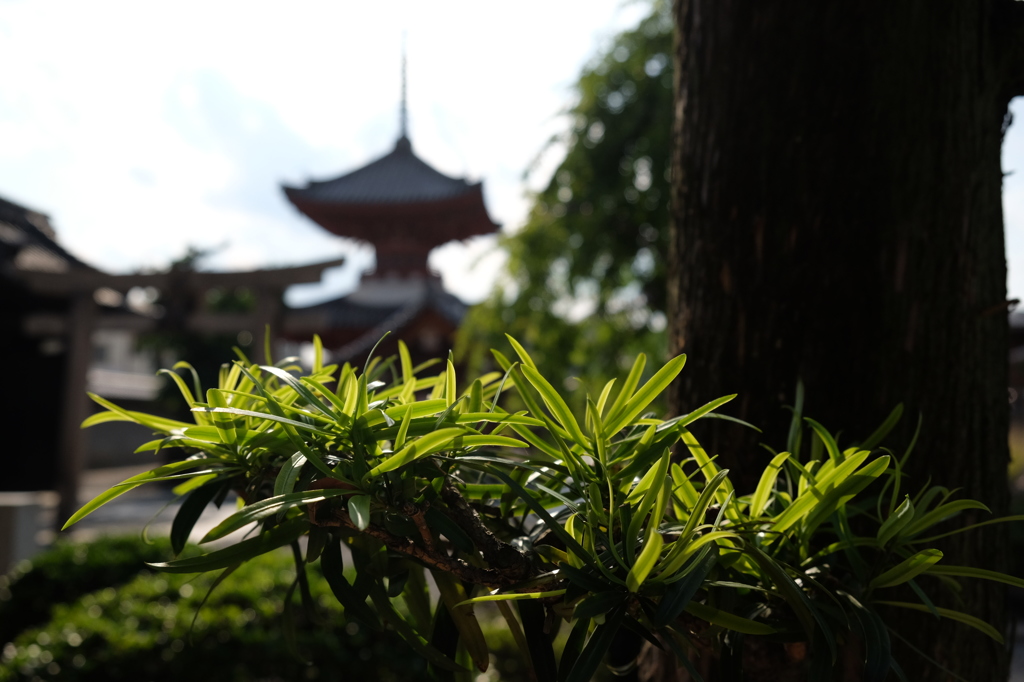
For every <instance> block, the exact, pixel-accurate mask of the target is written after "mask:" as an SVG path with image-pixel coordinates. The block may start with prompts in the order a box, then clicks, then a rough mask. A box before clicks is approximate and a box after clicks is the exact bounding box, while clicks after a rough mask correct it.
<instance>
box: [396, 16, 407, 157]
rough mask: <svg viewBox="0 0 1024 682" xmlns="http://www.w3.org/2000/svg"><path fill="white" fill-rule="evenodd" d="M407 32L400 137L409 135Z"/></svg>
mask: <svg viewBox="0 0 1024 682" xmlns="http://www.w3.org/2000/svg"><path fill="white" fill-rule="evenodd" d="M405 62H406V59H405V33H404V32H403V33H402V103H401V108H400V109H399V113H398V115H399V138H400V139H407V138H408V137H409V110H408V106H407V95H406V90H407V85H406V75H405V72H406V66H405Z"/></svg>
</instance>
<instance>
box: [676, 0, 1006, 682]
mask: <svg viewBox="0 0 1024 682" xmlns="http://www.w3.org/2000/svg"><path fill="white" fill-rule="evenodd" d="M1022 9H1024V3H1020V2H1017V3H1013V2H1010V1H1009V0H989V1H975V2H954V1H948V2H938V3H937V2H933V1H930V0H904V1H902V2H899V3H888V2H877V1H876V2H860V3H832V2H815V3H806V2H801V3H798V2H782V1H772V2H752V1H749V0H677V2H676V6H675V19H676V22H677V48H676V71H675V73H676V100H675V106H676V110H675V129H674V143H675V149H674V152H673V154H674V157H673V168H672V173H673V192H674V194H673V209H672V211H673V225H672V233H671V244H670V253H669V259H670V263H669V310H670V311H671V312H672V313H674V315H673V317H672V319H671V321H670V325H671V326H670V332H671V341H670V344H671V350H672V352H673V353H678V352H686V353H687V354H688V355H689V356H690V362H689V363H688V364H687V368H686V371H685V372H684V376H683V377H682V379H681V383H680V384H679V386H678V387H677V390H676V393H675V394H674V401H675V404H674V405H673V406H672V409H673V410H674V411H675V410H678V411H684V412H685V411H687V410H688V409H692V407H693V406H695V405H698V404H702V403H703V402H705V401H706V400H707V399H709V398H711V397H714V396H718V395H723V394H727V393H738V394H739V397H738V399H737V400H736V401H735V402H734V403H733V405H734V406H735V407H734V408H733V411H732V414H734V415H735V416H737V417H740V418H742V419H745V420H748V421H750V422H752V423H754V424H756V425H758V426H760V427H761V428H763V429H764V433H763V434H757V433H754V432H752V431H749V430H745V429H741V428H738V427H734V426H733V425H731V424H729V423H727V422H714V423H713V425H712V426H710V427H705V428H706V429H707V430H705V431H704V432H702V433H699V434H698V435H699V437H700V438H701V440H702V443H704V445H705V446H706V447H707V449H708V450H709V452H712V453H717V454H719V455H720V460H721V461H722V463H723V465H724V466H727V467H730V468H731V469H732V470H733V473H734V474H735V475H736V477H737V478H738V479H739V480H740V481H741V482H745V483H746V485H747V486H748V487H752V486H753V483H754V482H756V476H757V475H758V474H759V472H760V469H761V467H763V465H764V464H765V463H766V462H767V459H768V454H767V453H766V452H765V451H764V450H762V449H760V448H759V447H758V443H759V442H764V443H767V444H769V445H771V446H772V447H775V448H784V447H785V442H786V429H787V426H788V423H789V419H790V415H789V413H788V412H786V411H785V410H784V409H783V405H786V404H793V400H794V390H795V387H796V384H797V382H798V380H799V381H802V382H803V384H804V386H805V388H806V396H807V403H806V407H805V414H807V415H808V416H811V417H813V418H815V419H817V420H818V421H820V422H822V423H824V424H825V426H827V427H828V428H829V429H831V430H837V429H841V430H842V432H843V433H844V434H847V436H846V438H845V442H846V443H847V444H849V443H851V442H852V440H853V439H855V438H863V437H865V436H866V435H867V434H869V433H870V432H871V431H872V430H873V429H874V428H875V427H876V426H877V425H878V424H880V423H881V421H882V420H883V419H884V418H885V416H886V415H887V414H888V412H889V411H890V410H892V408H893V407H894V406H895V405H896V404H898V403H901V402H902V403H903V404H904V405H905V406H906V408H907V409H906V413H905V414H906V415H907V416H906V417H905V418H904V420H903V424H902V425H901V427H900V430H899V431H898V432H896V433H894V434H893V436H891V437H890V440H889V442H890V443H891V444H894V445H895V446H896V447H901V446H905V445H906V444H907V443H908V442H909V440H910V434H911V433H912V431H913V429H914V427H915V426H916V422H917V415H918V414H921V415H922V418H923V426H922V431H921V437H920V440H919V441H918V445H917V447H916V449H915V454H914V455H913V456H912V457H911V459H910V462H909V467H908V468H909V471H908V474H909V476H910V478H909V481H910V482H911V485H912V487H913V489H914V492H916V490H917V489H919V488H920V486H922V485H924V484H925V482H926V480H927V478H928V476H932V477H933V480H934V481H935V482H937V483H939V484H942V485H946V486H948V487H950V488H953V487H960V488H962V495H963V496H967V497H972V498H975V499H980V500H983V501H984V502H986V503H987V504H988V505H989V506H990V507H991V508H992V510H993V512H994V513H996V514H1000V513H1005V510H1006V509H1007V504H1008V490H1007V484H1006V465H1007V461H1008V449H1007V437H1006V434H1007V429H1008V414H1009V412H1008V404H1007V388H1006V387H1007V314H1006V313H1007V306H1006V264H1005V255H1004V240H1003V219H1002V205H1001V190H1002V172H1001V169H1000V147H1001V142H1002V134H1003V132H1005V125H1006V121H1005V116H1006V112H1007V104H1008V102H1009V99H1010V97H1011V96H1012V95H1014V94H1020V92H1017V88H1019V87H1021V86H1022V85H1024V84H1022V82H1021V81H1022V77H1021V74H1022V73H1024V67H1022V66H1021V65H1022V62H1024V60H1022V59H1021V55H1020V52H1021V50H1022V49H1024V48H1021V47H1020V46H1021V45H1024V30H1022V29H1021V25H1022V22H1020V19H1019V15H1020V14H1021V13H1022V12H1021V10H1022ZM841 442H842V441H841ZM979 520H980V519H979ZM1006 537H1007V536H1006V534H1005V529H1004V527H1002V526H994V527H990V528H988V529H985V532H979V533H975V534H972V535H962V536H958V537H957V539H955V540H954V541H952V542H949V543H948V544H947V545H946V546H945V547H943V549H944V550H945V551H946V553H947V554H946V560H945V561H947V562H948V563H950V564H970V565H976V566H982V567H985V568H993V569H996V570H1000V569H1002V568H1004V567H1005V566H1006V564H1007V542H1006ZM964 585H965V590H964V594H963V596H964V598H965V600H966V604H967V607H966V609H965V610H967V611H970V612H971V613H973V614H974V615H977V616H979V617H981V618H983V619H985V620H987V621H989V622H991V623H993V624H995V625H996V626H997V627H998V628H1002V627H1003V624H1004V623H1005V618H1006V617H1005V608H1004V602H1005V598H1004V590H1003V589H1002V587H1001V586H998V585H994V584H990V583H980V581H966V580H965V581H964ZM892 617H893V618H894V619H895V620H893V624H894V626H898V627H900V628H902V630H903V632H905V633H907V634H908V635H910V636H911V638H912V640H913V641H914V643H915V644H916V645H917V646H918V647H920V648H922V649H923V650H925V651H926V652H928V654H929V655H930V656H932V657H934V658H936V659H938V660H940V661H941V662H943V664H945V665H947V666H948V667H950V668H951V669H953V670H956V671H958V672H959V673H961V674H963V675H965V676H967V677H968V678H970V679H972V680H976V681H983V680H1005V679H1006V677H1007V669H1008V655H1007V652H1006V651H1005V650H1004V648H1003V647H1001V646H999V645H997V644H996V643H994V642H992V641H990V640H987V639H986V638H984V636H982V635H980V634H978V633H975V632H974V631H972V630H969V629H967V628H966V627H964V626H961V625H958V624H952V623H950V622H949V621H945V620H944V621H941V622H938V623H937V622H936V621H935V620H934V619H931V618H929V617H924V618H918V619H916V620H915V619H914V618H911V619H909V620H907V619H906V618H904V617H903V616H902V615H899V616H897V615H893V616H892ZM916 623H919V625H917V624H916ZM900 657H901V660H902V661H903V665H904V669H909V670H908V673H909V672H910V671H911V670H912V671H913V672H914V673H915V674H914V675H912V676H911V677H912V678H913V679H916V680H939V679H945V678H944V677H943V674H942V673H941V672H940V671H938V670H937V669H935V668H934V667H932V666H929V665H928V664H926V663H925V662H924V661H922V660H920V659H918V658H916V655H915V654H912V653H907V652H905V651H904V652H901V653H900Z"/></svg>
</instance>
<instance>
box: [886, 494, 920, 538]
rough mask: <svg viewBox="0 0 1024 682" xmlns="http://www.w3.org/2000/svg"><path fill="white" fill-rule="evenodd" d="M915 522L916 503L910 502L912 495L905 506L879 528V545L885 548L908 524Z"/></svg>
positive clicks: (908, 497)
mask: <svg viewBox="0 0 1024 682" xmlns="http://www.w3.org/2000/svg"><path fill="white" fill-rule="evenodd" d="M913 520H914V503H913V502H911V501H910V495H907V499H906V500H904V502H903V504H901V505H900V506H899V508H898V509H896V511H895V512H893V513H892V514H891V515H890V516H889V518H887V519H886V520H885V523H883V524H882V525H881V526H879V528H878V544H879V546H881V547H885V546H886V545H887V544H888V543H889V541H890V540H892V539H893V538H895V537H897V536H899V534H900V531H901V530H903V529H904V528H906V526H907V524H908V523H910V522H911V521H913Z"/></svg>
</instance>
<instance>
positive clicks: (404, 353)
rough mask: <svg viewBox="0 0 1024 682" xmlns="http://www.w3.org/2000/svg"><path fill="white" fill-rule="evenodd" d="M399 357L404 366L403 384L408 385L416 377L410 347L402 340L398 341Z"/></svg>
mask: <svg viewBox="0 0 1024 682" xmlns="http://www.w3.org/2000/svg"><path fill="white" fill-rule="evenodd" d="M398 357H399V359H400V360H401V364H402V383H403V384H407V383H409V382H410V381H413V380H414V379H415V378H416V375H415V374H413V371H412V356H411V355H409V347H408V346H406V345H405V341H402V340H401V339H399V340H398Z"/></svg>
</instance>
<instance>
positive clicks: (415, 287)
mask: <svg viewBox="0 0 1024 682" xmlns="http://www.w3.org/2000/svg"><path fill="white" fill-rule="evenodd" d="M366 283H367V281H366V280H364V282H363V284H364V285H365V284H366ZM375 284H379V283H375V282H373V281H372V280H370V287H371V288H373V287H374V285H375ZM409 291H410V295H409V296H408V297H407V298H406V299H405V300H403V301H401V302H397V301H394V300H390V301H385V300H381V301H380V302H375V301H373V300H372V298H373V297H372V296H371V297H367V296H359V294H360V293H363V294H365V293H366V292H358V291H357V292H356V293H354V294H351V295H349V296H344V297H342V298H337V299H334V300H333V301H326V302H324V303H320V304H318V305H315V306H310V307H308V308H293V309H292V310H294V311H295V312H299V313H302V312H322V313H326V315H325V317H326V327H327V328H328V329H365V330H366V331H364V332H363V333H362V334H361V335H360V336H359V337H358V338H356V339H355V340H353V341H352V342H350V343H348V344H346V345H345V346H344V347H343V348H339V349H333V350H334V353H335V357H336V358H338V359H342V360H347V359H350V358H352V357H354V356H355V355H357V354H358V353H361V352H363V351H367V350H369V349H370V348H371V347H373V344H375V343H376V342H377V340H378V339H380V338H381V337H382V336H383V335H384V333H385V332H391V333H393V334H400V333H401V331H402V329H404V328H405V326H406V325H407V324H409V323H410V322H412V321H413V320H414V319H415V318H416V316H417V315H418V314H419V313H420V312H421V311H423V310H426V309H428V308H430V309H433V310H435V311H437V312H438V313H439V314H440V315H441V316H442V317H444V318H445V319H447V320H448V321H449V322H451V323H452V324H453V325H456V326H457V325H458V324H459V323H460V322H461V321H462V318H463V317H465V315H466V310H467V309H468V306H467V305H466V304H465V303H463V302H462V301H461V300H459V299H458V297H456V296H454V295H452V294H450V293H448V292H447V291H445V290H444V287H443V286H441V282H440V280H437V279H434V278H430V279H426V280H419V281H414V282H410V286H409ZM353 299H356V300H353Z"/></svg>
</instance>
